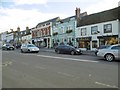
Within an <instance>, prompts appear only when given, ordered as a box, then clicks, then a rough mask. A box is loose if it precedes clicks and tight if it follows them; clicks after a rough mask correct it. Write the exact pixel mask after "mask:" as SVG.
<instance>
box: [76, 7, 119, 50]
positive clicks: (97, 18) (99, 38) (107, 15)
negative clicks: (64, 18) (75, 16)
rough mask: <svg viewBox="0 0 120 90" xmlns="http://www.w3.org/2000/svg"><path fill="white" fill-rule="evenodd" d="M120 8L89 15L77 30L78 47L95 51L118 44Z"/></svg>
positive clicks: (82, 20) (81, 20)
mask: <svg viewBox="0 0 120 90" xmlns="http://www.w3.org/2000/svg"><path fill="white" fill-rule="evenodd" d="M119 17H120V7H116V8H114V9H111V10H106V11H103V12H99V13H95V14H91V15H87V16H85V17H83V18H81V19H80V24H79V25H78V27H77V29H76V40H77V44H78V47H79V48H81V49H83V50H86V49H88V50H95V48H97V47H98V46H100V45H107V44H117V43H118V42H119V39H118V36H119V35H118V33H119V32H118V31H119V30H120V18H119Z"/></svg>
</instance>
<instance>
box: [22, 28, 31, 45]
mask: <svg viewBox="0 0 120 90" xmlns="http://www.w3.org/2000/svg"><path fill="white" fill-rule="evenodd" d="M21 42H22V43H32V34H31V29H29V28H28V27H26V30H23V31H21Z"/></svg>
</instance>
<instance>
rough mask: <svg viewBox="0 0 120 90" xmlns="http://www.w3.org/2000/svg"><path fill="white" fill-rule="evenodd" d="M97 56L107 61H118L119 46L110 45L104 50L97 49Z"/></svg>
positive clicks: (119, 54)
mask: <svg viewBox="0 0 120 90" xmlns="http://www.w3.org/2000/svg"><path fill="white" fill-rule="evenodd" d="M97 56H99V57H103V58H105V59H106V60H107V61H113V60H115V59H119V60H120V44H116V45H111V46H109V47H107V48H104V49H99V50H98V52H97Z"/></svg>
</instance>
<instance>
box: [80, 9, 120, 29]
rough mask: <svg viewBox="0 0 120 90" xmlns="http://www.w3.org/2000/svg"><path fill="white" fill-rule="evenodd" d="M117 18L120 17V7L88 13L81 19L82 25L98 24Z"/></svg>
mask: <svg viewBox="0 0 120 90" xmlns="http://www.w3.org/2000/svg"><path fill="white" fill-rule="evenodd" d="M116 19H120V7H117V8H114V9H110V10H106V11H103V12H99V13H95V14H91V15H87V16H85V17H83V18H81V20H80V25H78V27H80V26H85V25H91V24H97V23H101V22H107V21H113V20H116Z"/></svg>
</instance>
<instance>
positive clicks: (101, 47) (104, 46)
mask: <svg viewBox="0 0 120 90" xmlns="http://www.w3.org/2000/svg"><path fill="white" fill-rule="evenodd" d="M109 46H110V45H101V46H100V47H98V48H97V49H96V50H95V55H96V56H97V52H98V50H99V49H104V48H107V47H109Z"/></svg>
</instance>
